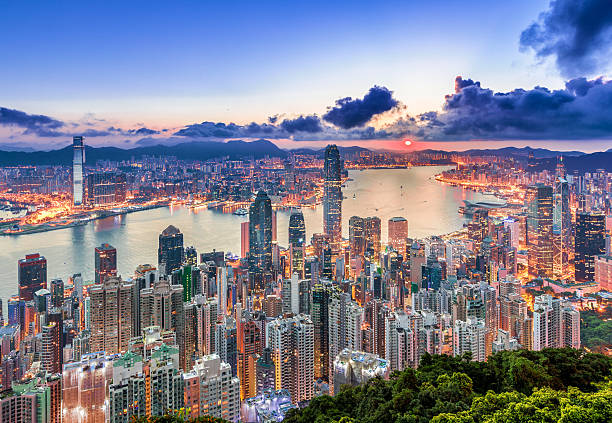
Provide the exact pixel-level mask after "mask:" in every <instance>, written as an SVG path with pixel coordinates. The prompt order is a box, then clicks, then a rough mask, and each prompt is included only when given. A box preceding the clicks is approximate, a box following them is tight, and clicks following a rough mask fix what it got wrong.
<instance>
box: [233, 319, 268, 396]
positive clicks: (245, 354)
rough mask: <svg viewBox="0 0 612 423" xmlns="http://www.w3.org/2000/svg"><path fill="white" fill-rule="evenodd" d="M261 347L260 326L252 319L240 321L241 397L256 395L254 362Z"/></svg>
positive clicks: (239, 362)
mask: <svg viewBox="0 0 612 423" xmlns="http://www.w3.org/2000/svg"><path fill="white" fill-rule="evenodd" d="M261 349H262V336H261V330H260V328H259V327H258V326H257V324H256V323H255V322H254V321H252V320H249V321H246V322H242V323H241V324H240V326H239V330H238V378H239V379H240V398H241V399H245V398H251V397H254V396H255V395H257V378H256V376H257V375H256V373H257V369H256V362H257V359H258V357H259V354H261Z"/></svg>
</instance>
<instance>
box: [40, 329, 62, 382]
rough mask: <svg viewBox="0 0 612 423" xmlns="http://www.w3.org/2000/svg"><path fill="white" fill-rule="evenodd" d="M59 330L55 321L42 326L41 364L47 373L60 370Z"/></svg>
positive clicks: (60, 333)
mask: <svg viewBox="0 0 612 423" xmlns="http://www.w3.org/2000/svg"><path fill="white" fill-rule="evenodd" d="M61 330H62V329H61V327H60V325H59V324H58V323H57V322H50V323H49V324H48V325H45V326H43V327H42V354H41V364H42V367H43V369H44V370H45V371H47V372H48V373H61V372H62V358H63V356H62V345H61V338H60V337H61V336H62V332H61Z"/></svg>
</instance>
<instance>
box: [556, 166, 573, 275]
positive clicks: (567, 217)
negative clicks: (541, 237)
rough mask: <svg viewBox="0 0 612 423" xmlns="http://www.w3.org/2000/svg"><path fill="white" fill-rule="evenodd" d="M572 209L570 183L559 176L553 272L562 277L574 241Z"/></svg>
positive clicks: (557, 182) (557, 181)
mask: <svg viewBox="0 0 612 423" xmlns="http://www.w3.org/2000/svg"><path fill="white" fill-rule="evenodd" d="M571 225H572V211H571V210H570V192H569V184H568V183H567V181H566V180H565V179H563V178H557V180H556V182H555V191H554V206H553V248H554V253H553V274H554V276H555V278H557V279H562V278H563V276H564V275H565V273H566V270H567V266H568V261H569V256H570V249H571V242H572V227H571Z"/></svg>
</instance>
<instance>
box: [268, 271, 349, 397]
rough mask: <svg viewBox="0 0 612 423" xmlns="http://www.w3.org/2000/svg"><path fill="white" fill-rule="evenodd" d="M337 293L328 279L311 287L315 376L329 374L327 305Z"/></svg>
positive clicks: (338, 292) (334, 286) (337, 289)
mask: <svg viewBox="0 0 612 423" xmlns="http://www.w3.org/2000/svg"><path fill="white" fill-rule="evenodd" d="M339 294H340V289H339V288H338V286H337V285H334V284H332V283H331V282H330V281H328V280H322V281H320V282H319V283H318V284H316V285H315V286H313V287H312V304H311V318H312V323H313V327H314V372H315V376H316V377H317V378H321V377H326V378H327V377H328V376H329V370H330V359H329V341H330V339H329V305H330V303H331V299H332V297H333V296H335V295H339ZM278 389H280V388H278Z"/></svg>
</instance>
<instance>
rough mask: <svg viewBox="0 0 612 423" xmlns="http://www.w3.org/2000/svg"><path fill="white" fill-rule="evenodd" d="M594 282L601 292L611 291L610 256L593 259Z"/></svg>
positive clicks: (611, 268) (611, 260)
mask: <svg viewBox="0 0 612 423" xmlns="http://www.w3.org/2000/svg"><path fill="white" fill-rule="evenodd" d="M595 282H596V283H597V284H598V285H599V288H600V289H601V290H603V291H612V256H609V255H607V256H597V257H595Z"/></svg>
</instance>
